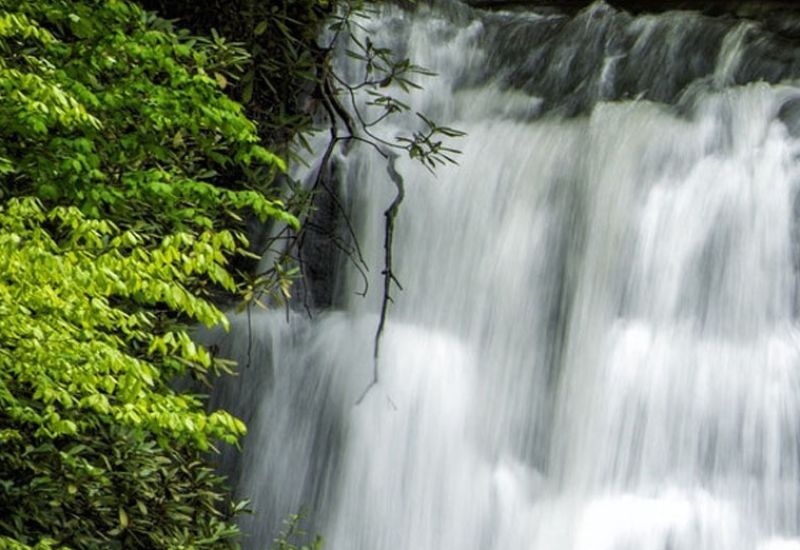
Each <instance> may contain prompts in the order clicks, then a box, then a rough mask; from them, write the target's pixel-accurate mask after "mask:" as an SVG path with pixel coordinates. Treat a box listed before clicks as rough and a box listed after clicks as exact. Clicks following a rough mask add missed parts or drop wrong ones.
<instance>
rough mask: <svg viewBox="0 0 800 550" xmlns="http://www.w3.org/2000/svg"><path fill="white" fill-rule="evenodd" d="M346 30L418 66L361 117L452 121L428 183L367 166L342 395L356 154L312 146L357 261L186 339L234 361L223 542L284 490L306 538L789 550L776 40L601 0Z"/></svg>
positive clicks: (429, 15) (781, 61) (433, 14)
mask: <svg viewBox="0 0 800 550" xmlns="http://www.w3.org/2000/svg"><path fill="white" fill-rule="evenodd" d="M365 25H366V26H367V27H368V30H369V31H370V33H371V37H372V38H371V39H372V40H373V42H375V43H376V44H380V45H385V46H387V47H389V48H392V49H394V50H395V51H396V52H397V53H398V54H399V55H401V56H408V57H410V58H411V59H413V60H414V62H415V63H417V64H419V65H422V66H425V67H427V68H429V69H431V70H433V71H435V72H436V73H438V76H437V77H435V78H425V79H422V80H420V83H421V84H423V86H424V89H423V90H421V91H415V92H413V93H412V94H410V95H405V94H402V93H400V92H398V93H399V94H400V97H401V98H402V99H403V101H405V102H407V103H408V104H409V105H410V106H411V108H412V112H411V113H410V114H409V115H408V116H400V117H396V118H394V119H391V120H389V121H386V122H385V123H383V124H381V125H379V126H376V127H375V131H376V132H378V133H380V135H381V136H383V137H385V138H387V139H393V138H394V137H395V136H396V135H400V134H408V133H409V132H411V131H413V130H415V129H416V128H417V127H418V125H419V124H420V119H419V118H418V117H416V116H414V114H413V111H420V112H424V113H426V114H427V115H428V116H429V117H431V118H432V119H434V120H436V121H438V122H440V123H442V124H445V125H447V126H452V127H456V128H458V129H460V130H463V131H465V132H467V134H468V135H467V137H465V138H461V139H459V140H456V141H453V142H452V145H454V146H455V147H457V148H459V149H461V150H462V154H461V155H459V158H458V160H459V165H458V166H448V167H444V168H441V169H439V170H438V171H437V172H436V174H435V175H432V174H430V173H429V172H428V171H426V170H425V169H424V168H423V167H422V166H421V165H420V164H419V163H417V162H415V161H412V160H410V159H406V158H400V159H398V161H397V170H398V172H399V173H400V174H401V175H402V177H403V181H404V184H405V191H406V198H405V201H404V202H403V204H402V207H401V209H400V213H399V215H398V217H397V221H396V231H395V236H394V250H395V258H394V270H395V272H396V275H397V278H398V280H399V281H400V282H401V283H402V285H403V289H404V290H403V291H399V290H398V291H395V292H394V293H393V295H394V303H393V304H392V305H391V307H390V308H389V318H388V322H387V325H386V329H385V332H384V334H383V338H382V342H381V347H380V357H379V375H380V376H379V383H378V384H377V385H375V386H374V387H372V388H371V389H370V390H369V391H368V392H367V393H366V395H365V396H364V398H363V400H362V401H360V402H358V401H359V397H360V396H361V394H362V393H363V392H364V390H365V388H366V387H367V386H368V385H369V383H370V380H371V379H372V371H373V357H372V354H373V343H374V336H375V330H376V327H377V324H378V320H379V311H380V302H381V288H382V279H381V270H382V269H383V238H384V230H383V224H384V216H383V212H384V210H386V208H387V207H388V205H389V204H390V203H391V201H392V200H393V198H394V194H395V186H394V184H393V182H392V181H391V179H390V178H389V176H388V175H387V163H386V160H384V159H383V158H382V157H381V156H380V155H378V154H376V152H375V150H374V149H373V148H372V147H369V146H366V145H363V144H361V145H359V144H353V145H352V146H350V147H347V148H345V147H343V148H341V149H339V150H337V153H336V156H335V159H334V165H335V173H336V176H337V182H336V186H337V187H338V193H339V201H340V202H341V204H342V205H343V206H344V207H345V208H346V210H347V217H348V219H349V222H350V224H351V225H352V226H353V228H354V231H355V233H356V235H357V237H358V243H359V246H360V248H361V251H362V253H363V256H364V259H365V263H366V265H367V266H368V267H369V272H368V273H367V274H366V277H365V276H364V275H363V274H362V271H363V269H362V270H359V269H357V268H356V266H354V262H353V260H352V259H351V258H348V257H346V256H344V255H339V256H338V259H336V261H335V264H336V266H337V268H336V270H335V272H334V273H333V274H332V275H331V276H330V277H328V280H327V281H326V282H325V284H326V285H328V287H329V288H330V292H329V298H328V299H327V303H325V304H322V303H321V302H320V300H317V303H312V304H310V305H311V310H312V311H313V316H312V317H309V316H308V315H307V314H306V313H305V312H304V311H301V309H300V308H298V311H297V312H295V313H292V314H290V315H289V319H288V321H287V316H286V315H285V312H282V311H278V312H274V313H272V312H265V313H259V312H257V311H255V310H254V311H253V313H252V315H251V316H250V317H251V318H250V319H249V320H248V319H247V317H246V316H244V315H241V316H238V317H236V318H235V319H234V323H233V327H234V328H233V331H232V333H231V335H228V336H224V337H223V336H212V338H216V340H217V341H216V343H217V345H219V346H220V349H221V350H222V353H225V354H227V355H229V356H233V357H236V358H237V359H238V360H239V362H240V363H241V364H242V365H243V366H242V368H241V369H240V371H241V374H240V376H239V377H238V378H235V379H233V380H229V381H226V382H224V383H221V384H220V386H219V387H218V388H217V389H216V392H215V395H214V396H213V400H214V403H215V404H216V405H221V406H224V407H227V408H229V409H231V410H233V411H234V412H236V413H238V414H239V415H240V416H241V417H243V418H244V419H245V420H246V421H247V422H248V424H249V426H250V433H249V435H248V437H247V440H246V442H245V447H244V451H243V452H242V453H229V454H228V455H227V457H226V460H227V467H228V471H229V472H230V473H231V475H232V480H233V481H234V482H235V484H236V486H237V492H238V493H239V494H240V495H241V496H249V497H250V498H251V499H252V505H253V507H254V508H255V509H256V511H257V512H256V514H254V515H253V516H251V517H248V518H246V519H245V520H243V527H244V529H245V531H246V532H247V533H248V540H247V545H248V547H249V548H253V549H255V548H259V549H263V548H264V547H266V546H267V545H268V544H269V542H270V540H271V538H272V536H274V534H275V533H276V532H277V530H278V529H279V527H280V524H281V521H282V519H283V518H285V517H286V516H287V515H288V514H290V513H292V512H295V511H297V510H298V509H300V507H301V506H304V507H305V508H306V509H307V510H308V515H309V518H310V519H309V521H310V522H311V523H310V525H309V526H308V527H307V530H309V531H311V532H318V533H320V534H322V535H323V537H324V538H325V548H326V549H329V550H508V549H511V548H514V549H530V550H798V549H800V326H799V325H798V306H800V299H799V296H798V288H800V287H798V282H800V278H798V267H799V266H800V263H799V262H800V233H798V229H799V227H798V223H797V222H798V214H799V213H800V203H798V198H797V190H798V184H799V183H800V161H799V160H798V159H799V158H800V157H798V155H800V139H798V136H800V87H798V81H797V80H796V78H797V77H798V76H800V55H799V54H800V49H798V48H797V47H796V45H795V43H794V42H792V41H790V40H788V39H787V38H785V37H782V36H778V35H775V34H773V33H772V32H771V31H770V30H769V29H766V28H764V27H763V26H762V25H760V24H759V23H758V22H754V21H748V20H744V19H735V18H733V17H716V18H712V17H707V16H704V15H701V14H698V13H691V12H681V11H671V12H666V13H662V14H658V15H636V16H634V15H630V14H628V13H625V12H624V11H620V10H617V9H615V8H613V7H611V6H609V5H607V4H605V3H602V2H599V3H595V4H592V5H591V6H589V7H587V8H585V9H584V10H582V11H580V12H579V13H577V14H571V15H559V14H554V13H553V12H552V11H550V12H547V13H545V12H542V13H537V12H536V11H514V12H502V11H497V12H485V11H481V10H477V9H472V8H468V7H466V6H464V5H462V4H459V3H450V2H444V1H442V2H435V3H434V7H426V6H418V8H417V9H416V11H415V12H413V13H411V12H405V11H402V10H400V9H399V8H396V7H391V6H386V7H384V8H383V11H382V12H381V14H380V15H378V16H376V17H374V18H372V19H370V20H369V21H367V22H366V23H365ZM339 70H340V72H341V74H343V75H346V77H347V78H352V79H353V81H356V80H357V79H358V78H359V76H360V73H359V71H361V70H363V69H362V68H359V66H358V64H357V62H356V61H355V60H352V59H349V58H347V57H346V56H342V59H341V61H340V62H339ZM368 100H369V97H367V96H366V95H365V96H363V97H362V96H361V95H358V96H357V97H356V102H357V104H358V105H360V107H361V108H363V109H365V110H366V109H368V107H366V102H367V101H368ZM325 137H326V135H325V134H324V133H322V134H320V135H319V136H318V137H317V138H315V139H316V140H317V141H316V142H315V145H316V147H317V151H318V154H317V155H316V156H312V157H310V159H311V166H310V168H298V172H297V174H298V177H303V170H306V171H307V172H308V173H309V174H312V175H313V174H314V172H315V170H316V166H315V165H314V162H318V158H319V156H321V153H319V152H321V151H322V150H323V148H324V146H325ZM315 159H317V160H315ZM332 185H333V184H332ZM342 220H343V216H340V217H339V222H338V226H337V231H339V233H340V235H341V236H342V238H347V234H346V232H345V231H343V229H342V226H343V223H344V222H343V221H342ZM312 260H313V259H312ZM312 263H313V261H312ZM365 287H368V288H366V296H365V297H364V296H362V295H361V293H362V292H363V291H364V290H365ZM312 295H313V293H312ZM317 296H318V295H317ZM312 301H313V300H312ZM321 305H324V306H325V307H320V306H321ZM248 327H249V328H250V329H252V330H249V328H248ZM244 365H249V366H244Z"/></svg>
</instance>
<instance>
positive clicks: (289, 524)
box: [270, 512, 322, 550]
mask: <svg viewBox="0 0 800 550" xmlns="http://www.w3.org/2000/svg"><path fill="white" fill-rule="evenodd" d="M304 519H305V513H304V512H300V513H298V514H292V515H290V516H289V518H288V519H286V520H285V521H284V525H285V526H286V527H285V528H284V530H283V531H282V532H281V533H280V535H278V538H276V539H275V540H274V541H273V544H272V546H271V547H270V550H322V537H320V536H319V535H316V536H314V537H313V538H312V539H311V540H310V541H308V542H304V541H306V539H308V535H307V533H306V532H305V531H304V530H303V529H302V528H301V526H300V523H301V522H302V521H303V520H304Z"/></svg>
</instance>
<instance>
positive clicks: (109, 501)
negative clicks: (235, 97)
mask: <svg viewBox="0 0 800 550" xmlns="http://www.w3.org/2000/svg"><path fill="white" fill-rule="evenodd" d="M245 57H246V55H245V54H244V53H243V52H242V51H241V50H240V49H238V48H237V47H236V46H233V45H231V44H228V43H226V42H224V41H223V40H221V39H219V38H217V39H212V40H202V39H197V38H192V37H191V36H189V35H188V34H186V33H181V32H176V31H174V30H173V29H172V27H171V25H170V24H168V23H166V22H164V21H163V20H160V19H158V18H156V17H154V16H153V15H151V14H149V13H147V12H144V11H143V10H142V9H140V8H139V7H137V6H136V5H135V4H132V3H130V2H128V1H127V0H105V1H102V0H37V1H36V2H28V1H24V0H0V122H1V124H0V548H28V547H37V548H47V547H71V548H146V549H156V548H218V547H229V546H235V545H236V542H235V536H236V534H237V533H236V528H235V526H234V525H233V523H232V521H231V514H232V513H234V512H235V511H236V507H235V506H233V505H232V504H230V503H228V502H225V500H226V492H225V489H224V486H223V484H222V480H221V479H220V478H218V477H217V476H215V475H214V474H213V472H212V470H211V469H210V467H209V466H208V465H206V464H205V463H204V461H203V459H202V458H201V457H202V453H203V452H204V451H206V450H208V449H213V445H214V443H215V442H216V441H219V440H221V441H225V442H228V443H235V442H236V441H237V439H238V437H240V436H241V435H242V434H243V433H244V431H245V427H244V425H243V424H242V423H241V422H240V421H239V420H237V419H235V418H233V417H232V416H230V415H229V414H228V413H226V412H224V411H215V412H211V413H206V412H205V411H204V410H203V403H202V400H201V398H200V397H199V396H195V395H187V394H181V393H178V392H176V391H174V390H173V389H172V387H171V381H172V380H173V379H174V378H175V376H178V375H185V374H190V375H192V376H194V377H196V378H200V379H203V378H204V377H205V375H206V373H207V372H208V371H209V370H219V369H221V368H225V365H224V364H222V363H220V362H218V361H217V360H216V359H215V358H213V357H212V356H211V355H210V354H209V352H208V351H207V350H205V349H203V348H202V347H200V346H197V345H195V344H194V343H193V342H192V340H191V338H190V336H189V333H188V332H187V326H188V325H190V324H193V323H197V322H200V323H203V324H206V325H214V324H217V323H222V324H227V321H226V319H225V317H224V315H223V314H222V313H221V312H220V311H219V309H217V307H216V306H215V305H214V303H213V301H212V298H213V297H215V296H217V295H218V294H219V293H234V292H237V291H238V290H239V288H238V285H239V279H238V277H237V276H236V274H235V273H233V272H232V270H231V269H230V261H231V259H232V258H234V257H236V256H237V255H238V256H241V255H246V254H247V251H246V249H247V246H248V243H247V240H246V239H245V237H244V236H243V235H242V234H241V233H240V232H239V231H238V230H237V229H238V228H239V227H240V224H241V220H242V213H245V212H251V213H253V214H255V215H256V216H258V217H259V218H261V219H262V220H267V219H276V220H280V221H282V222H285V223H288V224H290V225H292V226H296V225H297V220H296V218H295V217H294V216H293V215H292V214H291V213H289V212H288V211H287V210H286V209H285V207H284V205H283V203H282V202H280V201H279V200H277V199H274V198H270V197H269V196H268V195H267V193H268V192H269V190H270V182H271V181H272V177H273V175H274V174H275V173H276V172H278V171H280V170H282V169H283V168H284V166H283V161H281V160H280V159H279V158H278V157H277V156H275V155H274V154H273V153H271V152H270V151H268V150H267V149H265V148H263V147H262V146H261V145H259V138H258V136H257V134H256V127H255V125H254V123H252V122H251V121H250V120H248V119H247V117H245V116H244V114H243V111H242V108H241V107H240V106H239V105H238V104H237V103H235V102H233V101H232V100H230V99H229V98H227V97H226V96H225V95H224V94H223V93H222V91H221V88H223V87H224V86H225V85H226V82H227V78H229V77H231V75H232V71H235V70H236V68H237V64H239V63H241V62H242V60H243V59H244V58H245Z"/></svg>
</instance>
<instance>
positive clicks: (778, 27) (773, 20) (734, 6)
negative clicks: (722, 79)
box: [465, 0, 800, 39]
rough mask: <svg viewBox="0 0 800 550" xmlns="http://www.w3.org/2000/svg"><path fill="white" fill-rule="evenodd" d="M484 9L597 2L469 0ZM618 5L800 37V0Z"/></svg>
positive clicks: (565, 9) (616, 2)
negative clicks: (747, 23)
mask: <svg viewBox="0 0 800 550" xmlns="http://www.w3.org/2000/svg"><path fill="white" fill-rule="evenodd" d="M465 2H466V3H467V4H469V5H470V6H473V7H476V8H481V9H489V10H492V9H513V10H524V9H536V10H538V11H541V10H546V11H552V12H555V13H570V14H571V13H575V12H577V11H579V10H581V9H583V8H585V7H586V6H588V5H590V4H592V3H593V2H591V1H588V0H465ZM607 3H608V4H610V5H612V6H614V7H615V8H618V9H621V10H625V11H629V12H631V13H636V14H638V13H661V12H665V11H671V10H691V11H699V12H702V13H704V14H707V15H713V16H726V15H727V16H731V17H736V18H748V19H754V20H756V21H761V22H763V23H764V24H765V26H766V27H767V28H768V29H770V30H772V31H774V32H778V33H780V34H782V35H784V36H787V37H790V38H797V39H800V26H798V25H797V24H796V23H795V22H792V21H789V20H788V19H787V17H786V15H787V14H790V13H794V14H797V13H800V3H798V2H790V1H787V0H767V1H765V2H753V1H752V0H607Z"/></svg>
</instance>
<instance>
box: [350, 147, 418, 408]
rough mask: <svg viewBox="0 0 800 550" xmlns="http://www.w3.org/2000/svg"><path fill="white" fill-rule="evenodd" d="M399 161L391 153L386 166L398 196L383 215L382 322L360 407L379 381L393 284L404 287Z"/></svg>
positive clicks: (401, 179) (401, 192)
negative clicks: (398, 267)
mask: <svg viewBox="0 0 800 550" xmlns="http://www.w3.org/2000/svg"><path fill="white" fill-rule="evenodd" d="M396 160H397V155H396V154H394V153H390V155H389V162H388V163H387V165H386V171H387V172H388V173H389V178H390V179H391V180H392V182H393V183H394V185H395V188H396V189H397V194H396V195H395V197H394V200H393V201H392V203H391V204H390V205H389V208H387V209H386V211H385V212H384V213H383V216H384V218H385V219H386V223H385V225H384V234H383V253H384V255H383V272H382V275H383V297H382V299H381V316H380V321H379V322H378V328H377V330H376V331H375V342H374V346H373V349H372V381H371V382H370V383H369V385H368V386H367V387H366V388H365V389H364V392H363V393H362V394H361V397H359V398H358V401H356V405H360V404H361V402H362V401H363V400H364V398H365V397H366V396H367V393H369V391H370V390H371V389H372V387H373V386H375V385H376V384H377V383H378V381H379V375H380V372H379V361H378V358H379V355H380V345H381V336H383V330H384V328H385V326H386V317H387V315H388V312H389V303H390V302H392V296H391V290H392V283H394V284H396V285H397V287H398V288H399V289H400V290H402V289H403V287H402V286H400V282H399V281H398V280H397V277H395V275H394V272H393V271H392V252H393V250H392V243H393V240H394V223H395V219H396V218H397V213H398V212H399V210H400V205H401V204H402V202H403V199H404V198H405V196H406V191H405V185H404V183H403V177H402V176H401V175H400V174H399V173H398V172H397V169H396V168H395V161H396Z"/></svg>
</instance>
